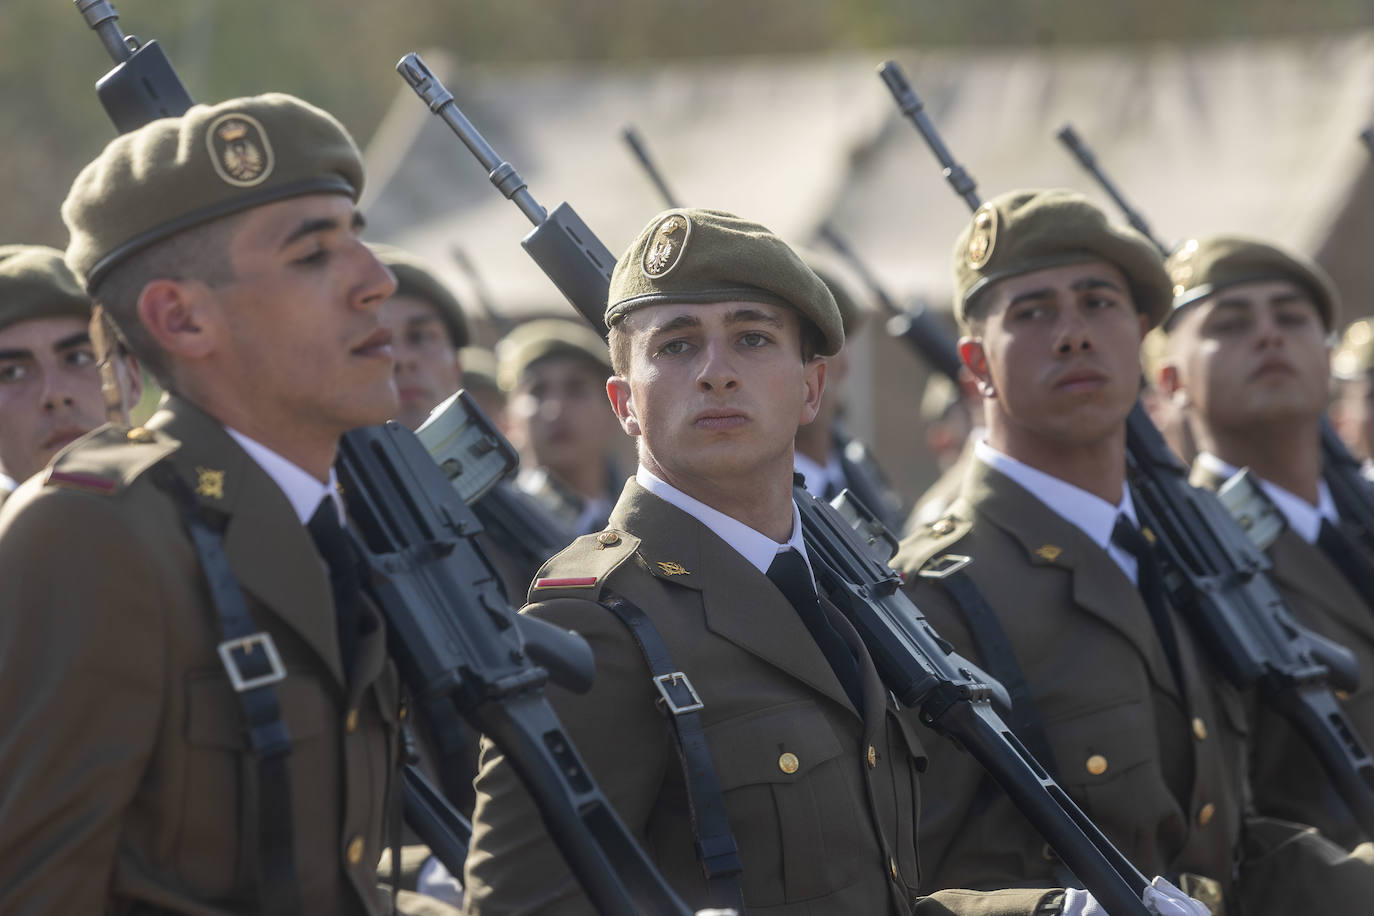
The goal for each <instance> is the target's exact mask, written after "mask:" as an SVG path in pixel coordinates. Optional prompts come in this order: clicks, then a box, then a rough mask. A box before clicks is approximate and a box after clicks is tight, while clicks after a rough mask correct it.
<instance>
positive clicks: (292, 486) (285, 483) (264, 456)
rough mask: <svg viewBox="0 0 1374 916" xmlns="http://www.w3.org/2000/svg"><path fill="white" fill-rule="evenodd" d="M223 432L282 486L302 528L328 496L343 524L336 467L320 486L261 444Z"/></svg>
mask: <svg viewBox="0 0 1374 916" xmlns="http://www.w3.org/2000/svg"><path fill="white" fill-rule="evenodd" d="M224 431H225V432H227V433H228V434H229V435H231V436H233V437H234V441H235V442H237V443H238V444H239V445H241V446H243V450H244V451H245V452H247V453H248V457H249V458H252V459H253V460H254V461H256V462H257V463H258V467H260V468H262V469H263V470H264V471H265V472H266V473H267V476H268V477H271V478H272V480H273V482H275V483H276V485H277V486H279V487H281V491H282V492H283V493H285V494H286V499H287V502H289V503H291V508H292V509H293V510H295V513H296V517H297V518H298V519H300V520H301V524H302V525H307V524H309V523H310V517H311V516H313V515H314V514H315V510H316V509H318V508H319V507H320V503H321V501H323V500H324V499H325V498H326V497H328V498H330V499H332V500H333V501H334V509H335V511H337V512H338V513H339V524H340V525H342V524H344V507H343V497H341V496H340V495H339V477H338V475H337V474H335V473H334V469H333V468H330V469H329V480H328V482H325V483H321V482H320V481H319V480H316V479H315V477H314V476H313V475H312V474H311V473H310V472H309V471H307V470H305V469H304V468H302V467H301V466H300V465H298V464H293V463H292V462H290V461H288V460H287V459H285V458H283V457H282V456H281V455H278V454H277V453H276V452H274V451H272V450H271V449H270V448H268V447H267V446H265V445H263V444H262V443H261V442H258V441H257V440H255V439H250V438H248V437H247V436H245V435H244V434H243V433H241V432H239V431H238V430H236V429H230V428H229V427H227V426H226V427H224Z"/></svg>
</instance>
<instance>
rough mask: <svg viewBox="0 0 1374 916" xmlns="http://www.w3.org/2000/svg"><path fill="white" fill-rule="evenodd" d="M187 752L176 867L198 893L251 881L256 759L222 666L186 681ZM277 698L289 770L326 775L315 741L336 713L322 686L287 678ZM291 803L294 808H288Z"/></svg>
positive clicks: (254, 855) (302, 678) (225, 891)
mask: <svg viewBox="0 0 1374 916" xmlns="http://www.w3.org/2000/svg"><path fill="white" fill-rule="evenodd" d="M185 684H186V697H185V699H186V705H185V714H186V719H185V722H184V723H183V734H184V736H185V743H186V747H185V756H184V766H183V768H182V793H183V794H182V799H181V806H180V811H179V812H174V814H179V820H180V824H181V830H180V833H179V835H178V837H177V844H176V852H175V855H176V861H177V870H178V872H179V873H180V874H181V876H182V877H183V878H184V879H185V880H186V881H187V883H188V884H189V885H190V886H192V887H194V888H196V889H197V890H198V891H200V892H203V893H206V894H211V895H221V894H229V893H231V892H232V891H233V890H234V888H235V887H236V886H239V885H240V884H242V882H244V881H245V880H250V879H252V878H253V873H254V870H255V869H256V862H257V848H258V824H259V816H260V812H259V810H258V806H259V803H260V795H259V790H258V763H257V758H256V757H255V756H254V754H253V749H252V746H251V744H250V742H249V737H248V731H247V725H246V724H245V720H244V713H243V706H242V703H241V702H240V700H239V697H238V695H237V694H236V693H235V692H234V690H233V688H232V687H231V686H230V684H229V679H228V677H227V675H226V674H225V672H224V671H223V670H222V669H213V670H206V671H200V672H194V673H192V674H189V675H188V676H187V678H186V682H185ZM276 688H277V702H278V704H279V705H280V708H281V712H282V717H283V719H284V721H285V722H286V723H287V726H288V729H289V731H290V734H291V751H290V757H289V758H288V768H289V769H290V770H291V771H292V772H296V773H301V772H304V773H314V774H316V776H315V778H320V779H324V778H327V773H328V772H330V770H329V768H328V766H327V765H325V762H324V761H323V760H322V759H321V758H320V754H321V748H322V747H323V746H324V745H326V744H327V742H324V741H321V740H319V739H320V737H321V735H323V733H324V731H325V728H326V723H327V722H329V721H331V720H332V718H334V716H335V714H334V713H333V712H332V711H331V705H330V703H329V700H328V698H327V696H326V695H325V692H324V688H323V687H322V686H321V685H320V684H319V683H318V682H317V681H316V680H315V679H313V678H310V677H307V676H304V675H288V676H287V677H286V679H285V680H283V681H280V682H279V683H278V684H277V685H276ZM293 807H295V806H294V805H293Z"/></svg>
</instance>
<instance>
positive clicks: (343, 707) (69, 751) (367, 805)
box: [0, 398, 398, 916]
mask: <svg viewBox="0 0 1374 916" xmlns="http://www.w3.org/2000/svg"><path fill="white" fill-rule="evenodd" d="M159 464H163V465H166V466H169V467H170V468H171V469H172V470H173V471H175V473H176V474H178V475H179V476H180V477H182V479H183V480H185V481H186V482H187V483H188V484H189V485H190V486H191V487H193V488H197V490H198V494H197V499H198V501H199V504H200V507H201V511H202V513H203V515H204V516H205V517H206V518H207V519H209V520H211V521H212V523H222V524H223V525H224V526H225V527H224V529H223V530H224V536H223V541H222V543H223V549H224V553H225V555H226V556H227V558H228V562H229V565H230V566H231V567H232V569H233V571H234V573H235V574H236V576H237V578H238V580H239V583H240V585H241V586H242V589H243V592H244V594H245V597H246V599H247V602H248V607H249V610H250V612H251V614H252V616H253V619H254V621H255V623H256V624H257V625H258V626H259V627H261V628H262V630H263V631H265V632H266V633H268V634H270V635H271V637H272V639H273V641H274V642H275V645H276V648H277V650H278V651H279V652H280V654H281V657H282V661H283V663H284V667H285V671H286V677H285V680H283V681H281V682H280V683H279V684H278V685H277V693H278V697H279V700H280V704H281V708H282V714H283V718H284V720H285V723H286V726H287V728H288V729H289V731H290V734H291V740H292V747H291V753H290V757H289V760H288V771H289V778H290V791H291V807H292V811H291V815H292V820H293V826H294V831H295V866H296V870H297V874H298V878H299V881H300V885H301V896H302V898H303V900H304V905H305V912H306V913H309V914H322V916H323V914H331V916H332V914H339V913H347V914H355V913H380V912H382V911H383V905H384V903H383V899H382V898H381V897H380V896H379V894H378V892H377V890H376V886H375V885H376V881H375V871H374V869H375V865H376V862H377V859H378V857H379V853H380V845H381V838H382V828H383V825H384V808H385V803H386V800H387V791H388V782H389V774H390V773H391V772H392V771H393V767H394V765H395V757H396V755H395V753H394V751H395V747H396V727H397V710H398V683H397V677H396V673H395V669H394V667H393V665H392V664H391V663H390V661H389V660H388V659H387V657H386V651H385V644H384V642H385V629H384V627H383V626H382V624H381V621H380V618H379V617H378V616H377V614H376V611H375V609H373V608H372V607H371V605H368V606H367V607H366V608H365V610H364V613H365V616H366V618H367V621H368V622H370V623H371V624H372V629H371V631H370V632H369V633H366V634H365V635H363V636H362V638H361V640H360V644H359V647H358V655H357V658H356V660H355V663H354V675H353V680H352V682H351V683H345V682H344V679H343V675H342V668H341V663H340V658H339V649H338V645H337V636H336V625H335V618H334V608H333V600H332V596H331V594H330V590H329V580H328V578H327V573H326V570H325V567H324V565H323V563H322V561H321V560H320V558H319V555H318V554H317V553H316V551H315V548H314V544H313V542H312V541H311V539H310V535H309V534H308V533H307V531H306V530H305V528H304V527H303V526H302V525H301V524H300V522H299V520H298V519H297V517H296V515H295V513H294V512H293V510H292V508H291V506H290V504H289V503H288V502H287V499H286V497H285V495H284V494H283V493H282V492H281V490H280V488H278V487H277V485H276V484H275V483H274V482H273V481H272V479H271V478H270V477H268V476H267V474H266V473H265V472H264V471H263V470H262V469H261V468H260V467H259V466H258V465H257V464H256V463H255V462H254V461H253V460H252V459H251V458H249V456H248V455H247V454H246V453H245V452H244V451H243V450H242V449H241V448H240V447H239V446H238V445H237V444H236V443H235V442H234V441H233V439H232V438H231V437H230V436H229V435H228V434H227V433H225V431H224V429H223V428H222V427H221V426H220V425H219V424H218V423H216V422H215V421H214V420H212V419H211V418H210V417H209V416H207V415H206V414H204V413H202V412H201V411H200V410H198V409H197V408H195V407H193V406H192V405H190V404H188V403H187V402H185V401H182V400H179V399H177V398H170V399H168V400H166V401H164V408H163V409H162V410H161V411H160V412H159V413H158V414H157V415H156V416H155V417H154V418H153V419H152V420H151V421H150V423H149V424H148V429H147V430H146V431H145V430H136V431H134V432H132V433H129V432H128V431H126V430H125V429H122V428H118V427H112V426H106V427H102V428H101V429H99V430H97V431H95V432H93V433H91V434H90V435H88V436H86V437H85V438H83V439H82V440H80V441H79V442H77V443H75V444H73V445H72V446H71V447H70V448H68V449H67V450H66V451H65V452H64V453H63V454H62V455H61V456H59V457H58V459H57V460H56V461H55V463H54V465H53V466H52V467H51V468H50V469H49V470H48V471H46V472H45V473H43V474H40V475H38V476H37V477H35V478H33V479H31V480H29V481H28V482H27V483H25V484H24V485H23V486H22V487H21V488H20V489H19V490H18V491H17V492H16V493H15V495H14V496H13V498H11V499H10V500H9V501H8V502H7V503H6V505H5V507H4V509H3V511H2V512H0V581H3V582H4V583H5V587H4V590H3V599H2V600H3V602H4V607H3V610H0V911H3V912H6V913H58V912H62V913H101V912H113V911H118V912H123V908H124V907H126V906H129V905H135V908H137V906H136V905H137V904H145V905H148V906H152V907H155V908H159V909H165V910H169V911H176V912H185V913H198V914H230V913H234V914H238V913H244V914H246V913H250V912H255V911H258V910H259V909H260V907H259V906H256V905H255V904H254V902H253V897H252V890H253V888H254V886H255V885H254V880H253V876H254V873H255V869H256V865H257V847H258V842H259V839H258V831H257V827H256V824H257V821H258V817H259V810H258V801H257V798H258V796H257V767H256V763H255V760H254V756H253V753H252V750H251V749H250V748H249V747H248V745H247V740H246V736H245V728H244V723H243V713H242V711H241V709H240V705H239V702H238V700H237V699H236V697H235V694H234V692H233V690H232V689H231V686H230V683H229V680H228V677H227V675H226V673H225V670H224V667H223V665H222V663H221V661H220V658H219V656H218V655H217V653H216V645H217V644H218V643H219V642H220V636H219V633H218V624H217V620H216V617H215V615H214V613H213V611H212V608H211V605H210V601H209V595H208V593H207V588H206V584H205V577H204V575H203V573H202V570H201V567H200V564H199V561H198V557H197V555H196V553H195V552H194V550H193V548H192V545H191V543H190V540H189V537H188V535H187V532H186V529H185V526H184V524H183V520H182V516H181V514H180V513H179V511H178V509H177V507H176V505H175V504H174V502H173V500H172V499H171V497H170V496H169V495H168V494H167V493H166V492H165V491H164V490H163V489H162V488H161V487H160V486H159V485H158V484H157V483H155V482H154V480H153V476H154V475H153V474H151V473H150V471H151V469H152V468H153V467H154V466H156V465H159Z"/></svg>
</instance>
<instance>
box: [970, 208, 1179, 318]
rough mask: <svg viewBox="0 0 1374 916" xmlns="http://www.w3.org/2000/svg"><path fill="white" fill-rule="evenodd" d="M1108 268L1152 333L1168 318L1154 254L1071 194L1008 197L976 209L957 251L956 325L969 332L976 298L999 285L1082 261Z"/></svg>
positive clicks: (1165, 288) (1141, 239) (1165, 281)
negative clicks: (1114, 271)
mask: <svg viewBox="0 0 1374 916" xmlns="http://www.w3.org/2000/svg"><path fill="white" fill-rule="evenodd" d="M1097 260H1101V261H1106V262H1107V263H1109V264H1113V265H1115V266H1116V268H1117V269H1118V270H1120V271H1121V272H1122V273H1123V274H1124V275H1125V276H1126V282H1127V283H1128V284H1130V287H1131V298H1132V300H1133V301H1134V302H1135V309H1136V311H1137V312H1140V313H1141V314H1143V315H1147V316H1149V319H1150V324H1151V326H1153V325H1156V324H1158V323H1159V322H1160V320H1161V319H1162V318H1163V317H1164V315H1165V313H1166V312H1167V311H1168V310H1169V298H1170V297H1169V277H1168V275H1167V274H1165V272H1164V265H1163V261H1162V259H1161V258H1160V256H1159V250H1158V249H1156V248H1155V246H1154V245H1153V244H1152V243H1151V242H1150V240H1149V239H1147V238H1145V236H1143V235H1141V234H1140V233H1139V232H1136V231H1135V230H1134V229H1131V228H1129V227H1126V226H1113V225H1112V224H1111V223H1109V222H1108V221H1107V216H1106V214H1104V213H1103V212H1102V211H1101V210H1100V209H1098V208H1097V206H1096V205H1094V204H1093V203H1092V201H1090V200H1088V198H1086V197H1084V196H1083V195H1082V194H1079V193H1077V192H1076V191H1066V190H1062V189H1053V190H1046V191H1012V192H1011V193H1009V194H1003V195H1001V196H999V197H994V198H993V199H992V200H990V201H988V202H987V203H985V204H983V206H981V207H979V208H978V212H976V213H974V214H973V219H972V220H970V221H969V224H968V225H967V226H965V227H964V231H963V232H961V233H960V234H959V241H958V242H957V243H955V246H954V317H955V318H957V319H959V324H960V325H961V326H964V327H967V326H968V318H967V311H968V307H969V304H970V303H972V302H973V299H974V297H975V296H977V295H978V294H979V293H981V292H983V290H985V289H987V288H988V287H989V286H991V285H992V284H994V283H996V282H997V281H998V280H1005V279H1007V278H1008V277H1015V276H1019V275H1021V274H1027V273H1031V272H1033V271H1037V270H1045V269H1046V268H1049V267H1061V266H1064V265H1066V264H1080V263H1083V262H1084V261H1097Z"/></svg>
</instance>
